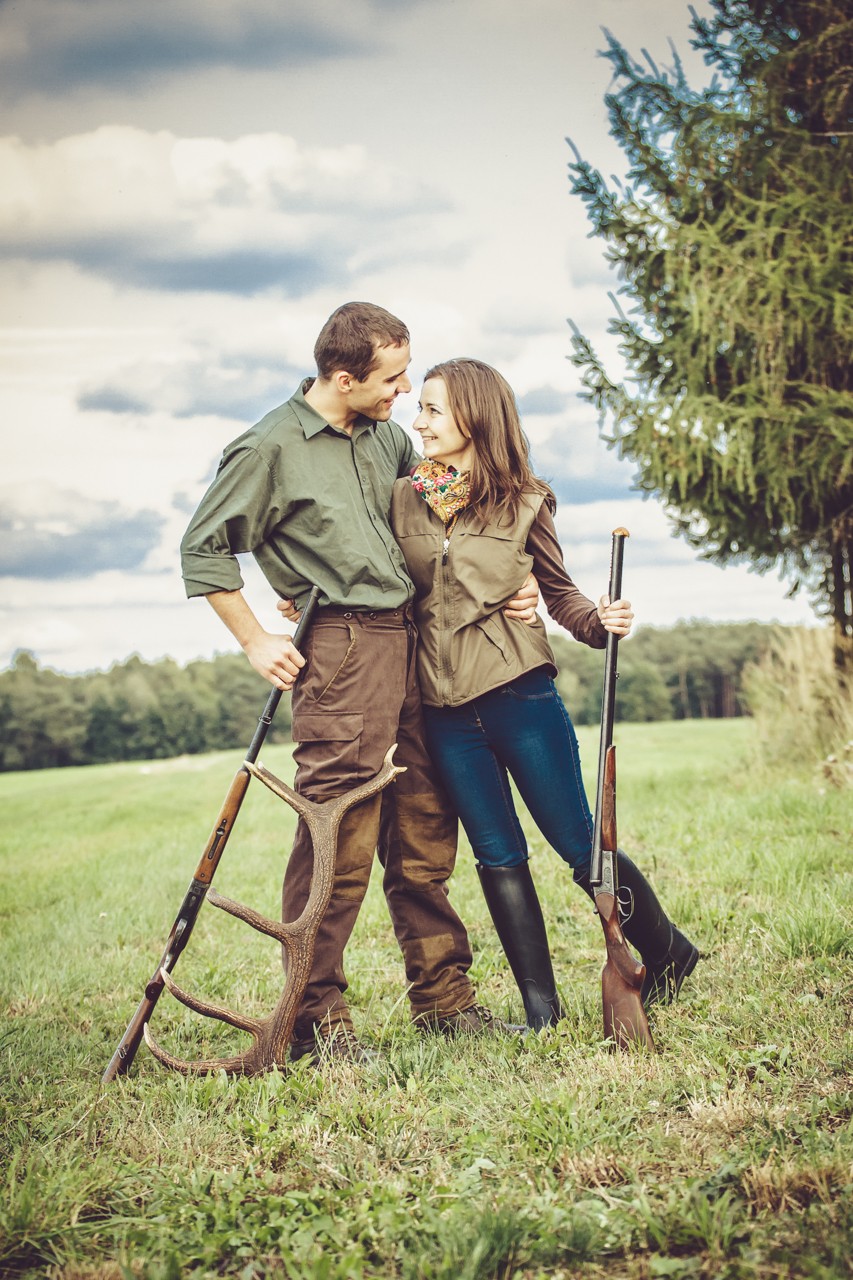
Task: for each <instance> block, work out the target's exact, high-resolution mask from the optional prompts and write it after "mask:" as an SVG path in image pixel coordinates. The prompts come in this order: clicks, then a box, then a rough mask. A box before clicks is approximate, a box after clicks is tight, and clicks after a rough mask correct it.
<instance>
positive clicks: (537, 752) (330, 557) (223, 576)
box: [181, 302, 698, 1061]
mask: <svg viewBox="0 0 853 1280" xmlns="http://www.w3.org/2000/svg"><path fill="white" fill-rule="evenodd" d="M314 355H315V359H316V363H317V371H318V372H317V377H316V378H315V379H312V378H309V379H306V380H305V381H304V382H303V383H302V386H301V387H300V389H299V390H298V391H297V392H296V394H295V395H294V396H293V397H292V398H291V399H290V400H289V401H287V402H286V403H285V404H284V405H282V406H280V407H279V408H278V409H274V410H273V411H272V412H271V413H269V414H267V416H266V417H265V418H263V419H262V420H261V422H259V423H258V424H257V425H256V426H254V427H252V428H251V429H250V430H249V431H247V432H246V433H245V434H244V435H242V436H240V437H239V438H238V439H237V440H236V441H234V442H233V443H232V444H231V445H229V446H228V447H227V448H226V450H225V452H224V454H223V457H222V461H221V463H220V466H219V469H218V471H217V474H216V477H215V479H214V480H213V483H212V484H211V486H210V488H209V490H208V492H207V494H206V495H205V497H204V498H203V500H202V502H201V504H200V506H199V508H198V510H197V512H196V514H195V516H194V517H193V519H192V521H191V522H190V525H189V528H188V530H187V532H186V534H185V536H184V539H183V541H182V544H181V554H182V566H183V575H184V581H185V585H186V590H187V594H188V595H189V596H199V595H203V596H206V597H207V599H208V600H209V602H210V604H211V605H212V607H213V609H214V611H215V612H216V613H217V615H218V616H219V617H220V618H221V620H222V621H223V622H224V624H225V625H226V626H227V627H228V629H229V630H230V631H231V633H232V635H233V636H234V637H235V639H236V640H237V641H238V642H239V644H240V645H241V647H242V648H243V650H244V652H245V653H246V656H247V657H248V659H249V661H250V663H251V664H252V666H253V667H254V668H255V670H256V671H258V672H259V673H260V674H261V675H263V676H264V677H265V678H266V679H267V680H269V681H270V682H271V683H272V684H273V685H275V686H276V687H277V688H279V689H293V738H294V741H295V743H296V746H295V749H294V760H295V761H296V765H297V770H296V780H295V788H296V790H297V791H299V792H301V793H303V794H305V795H307V796H308V797H309V798H310V799H312V800H317V801H324V800H328V799H331V798H333V797H335V796H339V795H342V794H343V793H344V792H346V791H348V790H350V789H351V788H353V787H355V786H357V785H359V784H360V783H361V782H364V781H366V780H367V779H368V778H370V777H372V776H373V775H374V774H375V773H376V772H377V771H378V770H379V768H380V766H381V763H382V760H383V757H384V755H385V753H386V751H387V750H388V747H389V746H390V745H391V744H392V743H393V742H397V743H398V749H397V752H396V754H395V757H394V760H395V763H396V764H400V765H404V766H405V768H406V772H405V773H403V774H402V775H400V777H399V778H398V779H397V781H396V782H395V783H394V784H393V786H391V787H387V788H386V789H385V790H384V791H383V792H382V793H381V794H380V795H378V796H376V797H374V798H373V799H371V800H368V801H366V802H364V803H363V804H361V805H358V806H357V807H356V808H355V809H353V810H351V811H350V812H349V813H348V814H347V815H346V816H345V818H344V821H343V823H342V826H341V831H340V834H339V839H338V855H337V863H336V870H335V883H334V888H333V892H332V898H331V901H330V903H329V907H328V909H327V911H326V915H325V917H324V919H323V922H322V924H321V927H320V931H319V933H318V936H317V942H316V948H315V954H314V963H313V967H312V971H311V975H310V978H309V982H308V986H307V988H306V992H305V996H304V998H303V1002H302V1006H301V1008H300V1012H299V1015H298V1018H297V1023H296V1026H295V1029H294V1039H293V1046H292V1056H293V1057H300V1056H303V1055H306V1054H311V1055H312V1056H313V1057H315V1058H316V1057H318V1056H320V1054H321V1052H322V1053H328V1054H330V1055H331V1056H334V1057H341V1058H348V1059H353V1060H356V1061H358V1060H360V1059H361V1058H362V1056H363V1050H362V1047H361V1045H360V1044H359V1042H358V1040H357V1038H356V1036H355V1032H354V1030H353V1024H352V1019H351V1015H350V1011H349V1008H348V1006H347V1004H346V1001H345V999H344V992H345V991H346V986H347V983H346V979H345V977H344V971H343V953H344V948H345V946H346V944H347V942H348V940H349V937H350V934H351V933H352V929H353V926H354V924H355V920H356V917H357V915H358V911H359V907H360V905H361V902H362V899H363V897H364V894H365V892H366V889H367V884H368V878H369V875H370V870H371V865H372V862H373V855H374V852H375V851H377V850H378V853H379V859H380V862H381V863H382V866H383V871H384V877H383V888H384V891H385V896H386V900H387V903H388V908H389V911H390V915H391V920H392V923H393V926H394V930H395V933H396V937H397V941H398V943H399V945H400V949H401V951H402V953H403V959H404V962H405V968H406V977H407V979H408V983H409V1000H410V1004H411V1011H412V1016H413V1018H414V1019H415V1022H416V1024H417V1025H418V1026H419V1027H420V1028H421V1029H423V1030H425V1031H431V1030H432V1031H439V1032H443V1033H445V1034H448V1035H453V1034H457V1033H460V1032H468V1033H478V1032H483V1033H490V1032H493V1031H494V1030H499V1031H500V1030H505V1028H503V1027H502V1025H501V1024H499V1023H497V1022H496V1020H495V1019H494V1018H493V1017H492V1015H491V1013H490V1012H489V1010H488V1009H486V1008H485V1007H484V1006H483V1005H481V1004H479V1003H478V1001H477V996H476V991H475V989H474V987H473V984H472V983H471V980H470V978H469V976H468V970H469V968H470V965H471V961H472V957H471V951H470V947H469V943H468V937H467V934H466V931H465V928H464V926H463V924H462V922H461V921H460V919H459V917H458V916H457V915H456V912H455V911H454V910H453V907H452V906H451V904H450V900H449V897H448V890H447V881H448V879H449V877H450V875H451V872H452V871H453V866H454V862H455V858H456V836H457V814H458V815H459V817H460V818H461V821H462V823H463V826H464V827H465V830H466V833H467V834H468V837H469V839H470V841H471V845H472V848H473V850H474V854H475V856H476V858H477V864H478V873H479V876H480V880H481V883H482V886H483V891H484V894H485V897H486V902H487V904H488V908H489V911H490V913H491V916H492V919H493V921H494V923H495V927H496V930H497V933H498V936H499V938H500V940H501V943H502V945H503V948H504V951H505V952H506V955H507V958H508V960H509V963H510V966H511V968H512V971H513V974H514V976H515V978H516V981H517V983H518V986H519V990H520V992H521V995H522V999H523V1002H524V1008H525V1014H526V1019H527V1023H528V1025H529V1026H531V1027H535V1028H539V1027H543V1026H546V1025H549V1024H551V1023H553V1022H555V1021H556V1020H557V1019H558V1018H559V1017H560V1016H561V1010H560V1005H559V1000H558V997H557V994H556V984H555V981H554V974H553V970H552V967H551V961H550V956H549V951H548V943H547V937H546V933H545V925H544V922H543V919H542V912H541V909H540V907H539V901H538V898H537V895H536V891H535V888H534V885H533V881H532V879H531V877H530V872H529V868H528V865H527V846H526V842H525V839H524V834H523V832H522V829H521V826H520V824H519V822H518V819H517V817H516V814H515V809H514V806H513V802H512V796H511V793H510V788H509V783H508V777H507V773H508V772H509V774H511V775H512V777H513V778H514V779H515V781H516V783H517V785H518V788H519V791H520V793H521V795H522V797H523V798H524V800H525V803H526V804H527V806H528V808H529V809H530V812H531V815H532V817H533V819H534V821H535V822H536V823H537V825H538V826H539V828H540V830H541V831H542V833H543V835H544V836H545V838H546V839H547V840H548V841H549V843H550V844H552V845H553V847H554V848H555V849H556V850H557V852H558V853H559V854H560V856H561V857H562V858H563V859H564V860H565V861H566V862H568V863H569V865H570V866H571V867H572V868H573V871H574V878H575V880H576V881H577V883H578V884H579V885H580V886H581V888H582V889H584V890H585V891H586V892H587V893H588V894H589V895H590V896H592V890H591V888H590V885H589V861H590V852H591V841H592V822H591V819H590V813H589V806H588V804H587V799H586V796H585V794H584V790H583V784H582V782H581V778H580V767H579V760H578V749H577V742H576V739H575V734H574V731H573V729H572V725H571V722H570V720H569V718H568V715H567V714H566V710H565V708H564V706H563V704H562V702H561V701H560V699H559V697H558V695H557V693H556V691H555V689H554V685H553V682H552V677H553V676H554V674H556V668H555V666H554V659H553V654H552V652H551V649H550V646H549V644H548V641H547V638H546V634H545V629H544V625H543V623H542V621H541V619H540V618H539V617H538V616H537V615H536V613H535V603H536V600H537V599H538V590H537V581H538V584H539V586H540V587H541V589H542V593H543V596H544V598H545V601H546V604H547V605H548V609H549V612H550V613H551V615H552V617H553V618H554V619H555V620H556V621H557V622H559V623H560V624H561V625H563V626H565V627H566V628H567V629H568V630H570V631H571V632H572V634H573V635H575V636H576V637H577V638H578V639H579V640H582V641H584V642H585V643H587V644H590V645H592V646H594V647H597V648H603V647H604V644H605V640H606V632H607V630H608V629H609V630H611V631H613V632H614V633H615V634H617V635H620V636H622V635H627V633H628V631H629V630H630V626H631V619H632V617H633V615H632V613H631V608H630V605H629V604H628V603H627V602H625V601H614V602H610V601H608V600H607V599H606V598H605V597H602V599H601V601H600V602H599V604H598V606H596V605H594V604H593V603H592V602H591V601H590V600H587V599H586V598H585V597H584V596H583V595H581V593H580V592H579V591H578V589H577V588H576V587H575V585H574V583H573V582H572V581H571V579H570V578H569V577H568V575H567V574H566V570H565V567H564V565H563V559H562V553H561V550H560V546H559V543H558V542H557V538H556V532H555V529H554V522H553V510H554V505H555V504H554V497H553V494H552V493H551V490H550V489H549V488H548V486H547V485H546V484H544V483H543V482H542V481H541V480H538V479H537V478H536V477H535V476H534V475H533V474H532V473H531V471H530V466H529V461H528V449H527V443H526V440H525V438H524V436H523V434H522V431H521V426H520V423H519V420H518V413H517V410H516V406H515V399H514V396H513V394H512V391H511V389H510V387H509V386H508V385H507V383H506V382H505V381H504V379H503V378H502V377H501V376H500V374H498V373H497V372H496V371H495V370H494V369H491V368H490V367H489V366H488V365H485V364H482V363H480V362H479V361H476V360H467V359H466V360H451V361H448V362H447V363H445V364H441V365H437V366H436V367H435V368H434V369H431V370H430V371H429V373H428V374H427V377H426V379H425V382H424V388H423V392H422V399H421V407H420V411H419V414H418V418H417V421H416V422H415V430H416V432H417V433H418V434H419V435H420V438H421V442H422V448H423V453H424V458H423V459H420V458H419V457H418V455H417V453H416V451H415V449H414V447H413V445H412V443H411V441H410V439H409V437H408V436H407V434H406V433H405V432H404V431H403V430H402V428H400V427H399V426H398V425H397V424H396V423H394V422H392V421H391V413H392V409H393V405H394V401H395V399H396V398H397V396H398V395H402V394H406V393H407V392H409V391H411V389H412V386H411V382H410V381H409V378H408V375H407V369H408V365H409V359H410V356H409V333H408V330H407V329H406V326H405V325H404V324H403V323H402V322H401V321H400V320H398V319H397V318H396V317H395V316H392V315H391V314H390V313H389V312H387V311H385V310H383V309H382V308H381V307H377V306H373V305H372V304H369V303H361V302H352V303H347V304H345V305H344V306H342V307H339V308H338V310H337V311H335V312H334V314H333V315H332V316H331V317H330V318H329V320H328V321H327V322H326V324H325V325H324V327H323V329H322V331H321V333H320V335H319V337H318V339H317V342H316V345H315V348H314ZM240 552H252V553H253V555H254V556H255V559H256V560H257V563H258V564H259V566H260V568H261V569H262V571H263V573H264V575H265V576H266V578H267V580H268V581H269V583H270V585H271V586H272V588H273V590H274V591H275V592H276V594H277V595H278V596H279V597H280V601H281V602H280V604H279V608H280V609H281V610H282V612H283V613H284V614H285V615H286V616H288V617H292V616H293V612H294V611H293V607H292V606H291V605H290V601H294V602H295V603H296V606H297V607H298V605H300V604H302V603H304V601H305V599H306V598H307V595H308V591H309V589H310V586H311V584H317V585H318V586H319V587H320V588H321V591H322V596H321V607H320V608H319V609H318V611H317V613H316V615H315V620H314V623H313V626H312V628H311V630H310V632H309V634H308V637H307V639H306V643H305V645H304V648H303V653H302V654H300V653H298V652H297V651H296V650H295V649H294V648H293V645H292V644H291V642H290V640H289V638H288V637H287V636H284V635H280V634H275V633H272V632H268V631H266V630H265V629H264V628H263V627H262V626H261V624H260V622H259V621H258V619H257V618H256V617H255V615H254V613H253V612H252V610H251V609H250V607H249V605H248V603H247V602H246V600H245V598H244V596H243V594H242V590H241V589H242V586H243V582H242V578H241V575H240V570H239V566H238V563H237V560H236V558H235V555H236V553H240ZM531 568H533V569H534V570H535V574H536V580H534V579H531V578H530V577H529V571H530V569H531ZM507 602H508V603H507ZM416 637H417V666H416V645H415V640H416ZM419 682H420V687H419ZM436 769H437V771H438V773H437V775H436V772H435V770H436ZM442 784H443V785H442ZM312 862H313V859H312V850H311V842H310V838H309V836H308V833H307V830H306V829H305V827H304V825H303V824H302V823H301V822H300V823H299V825H298V827H297V832H296V837H295V841H294V845H293V851H292V853H291V856H290V860H289V862H288V865H287V870H286V873H285V877H284V886H283V892H282V911H283V918H284V919H285V920H293V919H295V918H296V917H297V916H298V915H299V914H300V912H301V911H302V909H303V906H304V904H305V902H306V900H307V896H308V891H309V887H310V882H311V873H312ZM618 873H619V882H620V886H621V887H622V890H623V894H624V895H625V901H626V905H627V910H626V913H625V919H624V920H623V929H624V932H625V935H626V937H627V938H628V939H629V941H631V942H632V944H633V945H634V947H635V948H636V949H637V950H638V951H639V953H640V955H641V956H642V958H643V961H644V963H645V965H646V969H647V978H646V986H645V988H644V992H643V996H644V999H645V1000H646V1001H647V1002H650V1001H652V1000H655V999H671V998H672V997H673V996H674V995H675V994H676V993H677V991H678V988H679V986H680V984H681V982H682V980H683V979H684V977H685V976H686V975H687V974H688V973H689V972H690V971H691V970H692V968H693V967H694V965H695V963H696V960H697V958H698V952H697V951H696V948H695V947H693V945H692V944H691V943H690V942H689V941H688V940H687V939H686V938H685V937H684V936H683V935H682V934H681V933H679V931H678V930H676V929H675V928H674V927H673V926H672V924H671V923H670V921H669V919H668V918H667V916H666V915H665V913H664V911H663V909H662V908H661V906H660V904H659V903H658V901H657V898H656V897H655V895H654V893H653V891H652V889H651V887H650V885H649V884H648V882H647V881H646V880H645V878H644V877H643V876H642V874H641V873H640V872H639V871H638V870H637V868H636V867H634V865H633V864H632V863H631V862H630V861H629V860H628V859H627V858H626V857H625V856H624V855H623V854H621V853H620V854H619V865H618Z"/></svg>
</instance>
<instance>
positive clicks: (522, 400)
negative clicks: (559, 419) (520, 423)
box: [518, 386, 571, 417]
mask: <svg viewBox="0 0 853 1280" xmlns="http://www.w3.org/2000/svg"><path fill="white" fill-rule="evenodd" d="M570 399H571V395H570V393H569V392H567V391H559V390H558V389H557V388H556V387H551V386H544V387H531V389H530V390H529V391H525V392H524V394H523V395H521V396H519V397H518V410H519V413H520V414H521V415H522V417H523V416H524V415H525V414H527V413H531V414H533V413H562V412H564V411H565V408H566V405H567V404H568V403H569V400H570Z"/></svg>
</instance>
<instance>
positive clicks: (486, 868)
mask: <svg viewBox="0 0 853 1280" xmlns="http://www.w3.org/2000/svg"><path fill="white" fill-rule="evenodd" d="M414 425H415V430H416V431H417V432H418V433H419V435H420V437H421V442H422V447H423V453H424V458H425V460H424V461H423V462H422V463H420V464H419V465H418V466H417V467H416V468H415V470H414V471H413V472H412V475H411V477H410V478H406V479H403V480H398V481H397V483H396V485H395V486H394V493H393V498H392V505H391V523H392V527H393V529H394V534H395V536H396V538H397V541H398V542H399V544H400V546H401V547H402V550H403V554H404V556H405V558H406V564H407V566H408V569H409V573H410V574H411V577H412V579H413V581H414V583H415V587H416V591H417V597H416V601H415V613H416V620H417V625H418V674H419V679H420V686H421V695H422V699H423V703H424V715H425V719H426V731H427V744H428V747H429V750H430V754H431V755H432V757H433V759H434V761H435V763H436V765H437V767H438V768H439V770H440V772H441V775H442V778H443V781H444V783H445V785H446V787H447V790H448V792H449V794H450V798H451V800H452V801H453V803H454V805H455V806H456V809H457V811H458V813H459V816H460V819H461V822H462V825H463V827H464V828H465V831H466V834H467V836H468V839H469V840H470V842H471V846H472V848H473V850H474V855H475V857H476V859H477V872H478V874H479V877H480V883H481V885H482V887H483V893H484V895H485V898H486V903H487V905H488V908H489V912H490V914H491V917H492V920H493V921H494V925H495V928H496V930H497V933H498V937H499V938H500V941H501V944H502V946H503V949H504V951H505V953H506V956H507V959H508V961H509V964H510V967H511V969H512V972H513V975H514V976H515V979H516V982H517V983H518V986H519V990H520V992H521V995H522V999H523V1001H524V1009H525V1014H526V1017H527V1022H528V1025H529V1026H531V1027H535V1028H541V1027H544V1026H547V1025H549V1024H551V1023H553V1022H555V1021H556V1020H557V1019H558V1018H559V1017H561V1016H562V1011H561V1008H560V1003H559V999H558V997H557V992H556V984H555V981H554V972H553V968H552V965H551V959H550V955H549V950H548V940H547V936H546V933H545V925H544V921H543V918H542V911H541V908H540V905H539V900H538V897H537V895H536V890H535V888H534V885H533V881H532V879H531V876H530V870H529V867H528V862H527V858H528V853H527V842H526V840H525V838H524V832H523V831H522V828H521V825H520V823H519V820H518V817H517V815H516V811H515V807H514V804H513V799H512V793H511V790H510V785H509V777H510V776H511V777H512V778H513V780H514V782H515V783H516V786H517V787H518V790H519V793H520V794H521V796H522V798H523V800H524V802H525V804H526V805H527V808H528V809H529V811H530V814H531V816H532V818H533V820H534V822H535V823H536V825H537V827H538V828H539V830H540V831H541V832H542V834H543V836H544V837H545V839H546V840H547V841H548V842H549V844H551V845H552V846H553V847H554V849H556V851H557V853H558V854H559V855H560V857H561V858H563V859H564V860H565V861H566V862H567V863H568V864H569V865H570V866H571V867H572V869H573V871H574V879H575V881H576V883H577V884H578V885H580V887H581V888H582V889H584V890H585V892H586V893H588V894H589V896H590V897H594V895H593V892H592V888H591V886H590V882H589V865H590V854H591V846H592V833H593V823H592V818H591V815H590V810H589V804H588V802H587V798H586V794H585V792H584V787H583V782H582V779H581V772H580V758H579V754H578V745H577V739H576V737H575V732H574V729H573V727H572V723H571V721H570V719H569V716H568V714H567V712H566V709H565V707H564V705H563V703H562V701H561V699H560V697H559V695H558V694H557V691H556V689H555V687H554V682H553V677H554V676H555V675H556V673H557V668H556V666H555V665H554V655H553V653H552V651H551V647H550V645H549V643H548V640H547V636H546V633H545V627H544V624H543V623H542V620H541V618H538V617H537V618H536V619H535V621H534V623H533V624H532V625H530V626H525V625H524V624H522V623H520V622H518V621H513V620H510V619H507V618H505V617H504V616H503V615H502V613H501V606H502V604H503V602H504V600H505V599H506V597H507V592H508V591H511V590H512V589H514V588H515V586H516V585H518V584H520V583H521V582H523V581H524V579H525V577H526V576H527V574H528V571H529V570H530V569H532V570H533V572H534V573H535V575H536V577H537V578H538V580H539V585H540V590H541V592H542V595H543V597H544V600H545V603H546V604H547V606H548V611H549V613H550V614H551V617H552V618H553V619H554V620H555V621H556V622H558V623H559V624H560V625H561V626H563V627H565V628H566V629H567V630H568V631H570V632H571V634H572V635H573V636H575V638H576V639H578V640H581V641H583V642H584V643H585V644H588V645H591V646H592V647H593V648H604V646H605V643H606V633H607V631H608V630H609V631H613V632H614V633H615V634H616V635H619V636H624V635H627V634H628V632H629V631H630V629H631V620H632V618H633V613H632V612H631V606H630V604H629V603H628V602H627V601H624V600H617V601H613V602H611V601H609V600H608V599H607V597H606V596H602V598H601V600H600V601H599V604H598V606H597V607H596V605H594V604H593V602H592V601H591V600H588V599H587V598H586V597H585V596H583V595H582V594H581V592H580V591H579V590H578V589H577V587H576V586H575V585H574V583H573V582H572V580H571V578H570V577H569V576H568V574H567V573H566V570H565V566H564V564H563V557H562V552H561V549H560V545H559V543H558V541H557V536H556V531H555V528H554V520H553V513H554V510H555V507H556V502H555V499H554V495H553V493H552V492H551V490H550V488H549V487H548V485H546V484H545V483H544V482H543V481H541V480H539V479H537V477H536V476H534V475H533V473H532V471H531V469H530V462H529V457H528V446H527V441H526V440H525V437H524V434H523V432H522V429H521V424H520V422H519V417H518V410H517V408H516V404H515V397H514V395H513V392H512V389H511V387H510V386H509V384H508V383H507V382H506V381H505V379H504V378H503V377H502V376H501V375H500V374H499V373H498V372H497V371H496V370H495V369H492V368H491V367H490V366H489V365H486V364H483V363H481V362H480V361H479V360H469V359H462V360H449V361H447V362H446V363H444V364H439V365H436V366H435V367H434V368H432V369H430V370H429V372H428V373H427V375H426V379H425V381H424V387H423V392H422V399H421V404H420V411H419V414H418V418H417V420H416V422H415V424H414ZM617 867H618V880H619V886H620V909H621V912H622V929H623V932H624V934H625V936H626V938H627V939H628V940H629V942H631V944H632V945H633V946H634V947H635V948H636V949H637V950H638V951H639V953H640V956H641V957H642V960H643V963H644V964H645V966H646V978H645V981H644V983H643V990H642V998H643V1001H644V1003H645V1004H650V1003H652V1002H653V1001H655V1000H660V1001H670V1000H672V999H674V998H675V996H676V995H677V993H678V990H679V988H680V986H681V983H682V982H683V980H684V978H685V977H686V976H687V975H688V974H689V973H690V972H691V971H692V969H693V968H694V966H695V964H696V961H697V960H698V958H699V953H698V951H697V949H696V947H694V946H693V944H692V943H691V942H690V941H689V940H688V939H687V938H686V937H685V936H684V935H683V934H682V933H680V932H679V930H678V929H676V928H675V927H674V926H673V925H672V924H671V922H670V921H669V919H668V918H667V916H666V914H665V913H664V911H663V908H662V907H661V905H660V903H659V902H658V900H657V897H656V896H655V893H654V891H653V890H652V888H651V886H650V885H649V883H648V881H647V880H646V879H645V877H644V876H643V875H642V873H641V872H640V871H639V870H638V868H637V867H635V866H634V864H633V863H632V862H631V861H630V859H629V858H628V857H626V855H625V854H624V853H623V852H622V851H621V850H620V851H619V853H618V855H617Z"/></svg>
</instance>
